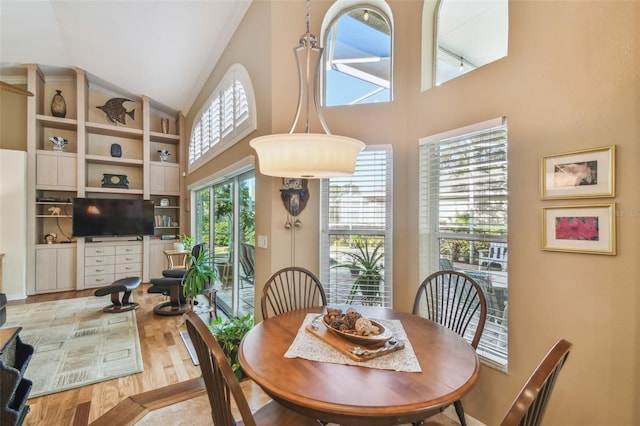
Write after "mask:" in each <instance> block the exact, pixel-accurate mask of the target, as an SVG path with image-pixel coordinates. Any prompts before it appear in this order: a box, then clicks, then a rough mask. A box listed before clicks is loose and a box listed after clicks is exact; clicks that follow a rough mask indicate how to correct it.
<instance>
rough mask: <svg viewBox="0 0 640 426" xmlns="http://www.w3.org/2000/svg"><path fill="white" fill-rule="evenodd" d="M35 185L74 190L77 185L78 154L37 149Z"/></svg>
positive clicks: (45, 187)
mask: <svg viewBox="0 0 640 426" xmlns="http://www.w3.org/2000/svg"><path fill="white" fill-rule="evenodd" d="M36 187H37V188H38V189H51V190H63V191H75V190H76V189H77V187H78V155H77V154H74V153H67V152H54V151H43V150H39V151H38V152H37V154H36Z"/></svg>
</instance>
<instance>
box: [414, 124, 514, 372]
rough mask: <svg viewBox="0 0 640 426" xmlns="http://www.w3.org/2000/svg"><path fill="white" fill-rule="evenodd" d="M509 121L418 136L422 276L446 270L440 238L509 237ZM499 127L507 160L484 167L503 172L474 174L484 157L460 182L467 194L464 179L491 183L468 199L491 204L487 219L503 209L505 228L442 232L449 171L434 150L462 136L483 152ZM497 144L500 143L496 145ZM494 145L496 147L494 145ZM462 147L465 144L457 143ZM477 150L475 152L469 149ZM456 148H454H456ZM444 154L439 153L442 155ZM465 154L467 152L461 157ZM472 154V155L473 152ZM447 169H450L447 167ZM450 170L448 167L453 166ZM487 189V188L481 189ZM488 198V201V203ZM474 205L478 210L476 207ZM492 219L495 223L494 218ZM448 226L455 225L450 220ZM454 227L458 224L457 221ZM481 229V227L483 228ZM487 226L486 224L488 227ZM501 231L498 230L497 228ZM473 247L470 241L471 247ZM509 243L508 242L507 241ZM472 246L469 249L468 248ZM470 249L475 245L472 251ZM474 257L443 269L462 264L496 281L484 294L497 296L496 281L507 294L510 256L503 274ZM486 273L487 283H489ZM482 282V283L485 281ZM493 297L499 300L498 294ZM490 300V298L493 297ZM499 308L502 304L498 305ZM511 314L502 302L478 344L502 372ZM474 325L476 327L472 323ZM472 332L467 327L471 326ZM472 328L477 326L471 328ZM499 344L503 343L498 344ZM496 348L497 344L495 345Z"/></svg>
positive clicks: (477, 277) (478, 276) (483, 357)
mask: <svg viewBox="0 0 640 426" xmlns="http://www.w3.org/2000/svg"><path fill="white" fill-rule="evenodd" d="M507 131H508V129H507V124H506V119H504V118H503V117H501V118H497V119H493V120H488V121H484V122H481V123H477V124H474V125H471V126H466V127H463V128H460V129H455V130H452V131H449V132H444V133H440V134H437V135H433V136H429V137H427V138H422V139H420V141H419V145H420V148H419V161H420V165H419V169H420V172H419V173H420V178H419V209H420V218H419V258H420V261H419V274H420V277H423V278H424V277H427V276H428V275H429V274H431V273H432V272H435V271H437V270H438V269H443V266H442V264H441V262H442V261H441V253H440V249H441V240H456V241H462V240H466V241H468V242H471V241H475V242H477V243H483V244H487V245H488V244H491V243H500V244H503V243H504V244H506V243H507V240H508V157H507V149H508V135H507ZM497 132H503V133H504V137H503V138H501V139H502V141H501V142H500V143H501V144H502V145H500V146H498V148H500V147H502V149H503V150H504V152H503V153H502V155H503V156H504V157H503V159H501V160H498V161H497V165H496V164H494V165H492V166H491V168H489V169H484V170H483V171H491V172H494V171H496V170H500V169H501V168H502V170H503V172H502V174H498V177H497V180H495V178H494V177H493V176H495V175H494V174H493V173H491V177H480V178H478V177H477V176H475V177H473V173H474V171H475V172H476V173H477V172H478V170H481V169H482V165H483V164H486V163H484V162H477V163H473V164H471V167H468V168H467V169H468V170H466V171H465V174H466V176H467V177H465V175H461V177H460V181H459V185H460V191H461V192H460V194H464V193H465V191H467V189H465V188H464V185H462V183H463V182H464V179H473V180H474V181H473V185H479V186H480V187H481V188H483V187H482V185H488V186H487V187H484V189H482V190H481V193H480V195H481V200H480V201H478V200H475V199H473V200H471V201H467V203H470V204H471V205H473V206H476V207H479V209H478V210H479V211H482V208H487V207H486V206H487V205H489V207H488V208H489V209H493V210H491V212H492V216H490V217H488V216H486V215H485V221H486V219H487V218H488V219H501V214H504V216H503V217H502V221H503V223H502V226H503V227H504V231H503V235H494V234H492V233H486V234H484V233H478V234H474V233H473V231H471V232H469V231H467V232H465V231H464V227H462V229H463V231H462V232H456V231H455V230H454V231H452V230H448V232H443V229H442V226H443V223H442V222H441V220H440V212H441V209H442V208H444V207H450V205H451V204H448V203H450V202H446V203H445V205H444V206H443V205H442V204H441V203H442V201H443V200H446V197H447V195H446V194H445V198H443V197H442V196H441V195H440V193H439V188H440V187H441V185H440V183H439V182H440V179H441V178H445V177H446V176H447V174H446V173H445V174H441V173H439V169H437V166H438V165H439V164H440V161H439V160H438V161H436V159H433V158H431V157H430V152H432V150H433V149H436V147H437V146H438V145H440V144H446V143H451V142H452V141H463V140H465V139H466V140H467V141H469V140H473V139H475V142H471V143H469V144H468V145H467V146H470V147H471V148H469V151H470V152H472V153H474V154H475V153H476V152H479V150H481V149H482V148H481V145H482V144H485V143H486V142H485V141H483V140H481V137H482V136H487V135H489V136H491V137H492V136H493V135H494V134H496V133H497ZM496 145H497V144H496ZM492 148H493V146H492ZM456 149H458V150H460V152H462V149H463V148H456ZM472 149H473V151H471V150H472ZM452 151H453V149H452ZM438 158H440V157H438ZM463 158H465V157H463ZM472 158H473V157H472ZM500 163H502V164H504V166H502V167H501V166H500ZM432 165H435V166H436V169H435V170H432ZM449 169H450V167H449V168H447V170H449ZM449 171H450V170H449ZM496 182H497V183H499V184H502V185H504V186H503V187H498V189H495V188H493V187H492V188H490V189H487V188H489V186H490V185H489V184H493V185H495V184H496ZM449 185H450V186H444V187H443V188H449V189H450V188H453V187H454V185H453V184H449ZM482 191H484V193H483V192H482ZM447 194H449V195H448V196H449V197H451V194H454V195H455V194H456V192H453V193H452V192H448V193H447ZM487 202H488V204H487ZM500 202H502V203H503V205H502V206H499V207H493V206H494V205H495V203H500ZM475 210H476V209H474V211H475ZM446 217H451V212H449V213H448V214H447V215H446ZM490 223H494V222H490ZM448 226H451V223H449V225H448ZM454 226H455V225H454ZM484 226H485V228H489V227H490V226H493V225H486V224H485V225H484ZM479 229H480V228H479ZM485 230H486V229H485ZM498 232H500V231H498ZM479 235H483V237H479ZM470 247H471V246H470ZM505 247H506V246H505ZM470 250H471V249H470ZM471 251H472V250H471ZM470 256H471V259H470V260H469V261H468V262H470V263H469V268H468V269H465V266H464V264H462V265H460V264H459V265H457V266H456V265H455V264H454V263H453V260H452V261H451V262H447V265H449V266H447V267H444V269H451V268H453V269H458V270H460V271H462V272H465V273H467V274H468V275H470V276H471V277H472V278H474V279H475V280H476V281H477V282H478V284H479V285H480V286H481V287H483V288H485V289H486V287H487V286H489V287H490V286H491V283H492V281H493V283H494V284H496V286H494V287H493V291H492V293H488V295H487V293H485V297H486V298H489V297H491V298H495V297H496V288H497V284H500V285H501V286H504V289H502V290H501V291H504V294H505V295H506V292H507V291H508V281H509V279H508V269H507V268H506V261H505V263H504V265H505V267H504V268H503V267H501V268H500V273H498V272H494V271H493V270H490V269H491V268H490V267H489V264H487V266H486V271H485V270H483V271H480V269H481V268H480V266H478V265H477V264H476V263H474V262H475V261H476V260H478V259H474V258H473V254H472V253H470ZM487 278H488V284H487ZM483 284H484V285H483ZM494 300H498V301H499V300H501V299H500V298H498V299H494ZM494 300H492V302H494ZM507 300H508V297H506V298H505V301H507ZM489 302H490V301H489V300H488V301H487V306H488V308H489V307H490V306H493V305H492V303H489ZM495 305H496V306H498V307H499V306H500V305H499V303H497V302H496V303H495ZM498 309H499V308H498ZM506 313H507V305H506V304H505V305H504V306H503V307H502V312H500V311H498V310H496V313H495V315H492V314H491V313H489V315H488V316H487V322H486V323H485V328H484V331H483V335H482V338H481V339H480V343H479V345H478V349H477V351H478V354H479V355H480V359H481V362H482V363H483V364H485V365H488V366H490V367H492V368H495V369H497V370H500V371H505V372H506V371H507V368H508V355H509V354H508V333H509V329H508V318H507V317H506ZM471 328H472V327H471ZM468 331H469V330H468ZM471 331H472V332H473V331H475V329H474V330H471ZM498 345H500V347H498ZM494 347H495V348H494Z"/></svg>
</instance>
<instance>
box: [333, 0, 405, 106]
mask: <svg viewBox="0 0 640 426" xmlns="http://www.w3.org/2000/svg"><path fill="white" fill-rule="evenodd" d="M321 39H322V42H323V46H324V53H323V59H322V60H323V67H322V69H323V73H322V77H321V78H322V82H323V89H324V90H323V91H322V94H323V102H322V103H323V105H325V106H335V105H354V104H365V103H373V102H390V101H391V99H392V82H393V79H392V76H393V61H392V56H393V55H392V53H393V23H392V19H391V9H390V8H389V6H388V5H387V4H386V3H385V2H384V1H376V0H374V1H371V2H367V4H362V3H355V2H353V1H348V0H345V1H340V2H336V3H335V4H334V5H333V6H332V7H331V8H330V9H329V11H328V12H327V15H326V16H325V18H324V21H323V23H322V37H321Z"/></svg>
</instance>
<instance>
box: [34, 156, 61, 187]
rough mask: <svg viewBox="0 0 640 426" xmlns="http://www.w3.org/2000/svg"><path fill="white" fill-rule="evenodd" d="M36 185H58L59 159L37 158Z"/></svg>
mask: <svg viewBox="0 0 640 426" xmlns="http://www.w3.org/2000/svg"><path fill="white" fill-rule="evenodd" d="M36 185H38V186H44V185H49V186H52V185H58V158H57V157H55V156H53V155H46V154H38V155H37V156H36Z"/></svg>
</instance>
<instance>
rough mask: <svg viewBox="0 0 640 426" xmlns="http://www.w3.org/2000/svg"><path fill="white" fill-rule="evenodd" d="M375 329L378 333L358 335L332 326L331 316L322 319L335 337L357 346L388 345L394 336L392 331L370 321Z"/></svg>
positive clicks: (373, 346)
mask: <svg viewBox="0 0 640 426" xmlns="http://www.w3.org/2000/svg"><path fill="white" fill-rule="evenodd" d="M368 321H369V322H370V323H371V325H372V326H373V327H375V328H376V329H377V333H375V334H374V333H371V334H369V335H361V334H358V333H357V332H356V331H355V330H344V331H343V330H338V329H336V328H333V327H332V326H331V320H330V317H329V315H325V316H323V317H322V323H323V324H324V325H325V326H326V327H327V330H328V331H329V332H330V333H333V334H334V335H336V336H338V337H341V338H343V339H345V340H348V341H350V342H351V343H354V344H356V345H361V346H367V347H370V348H375V347H380V346H382V345H384V344H385V343H387V340H389V339H390V338H391V336H392V334H391V331H389V330H388V329H386V328H385V327H384V326H383V325H382V324H380V323H379V322H377V321H373V320H368Z"/></svg>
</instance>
